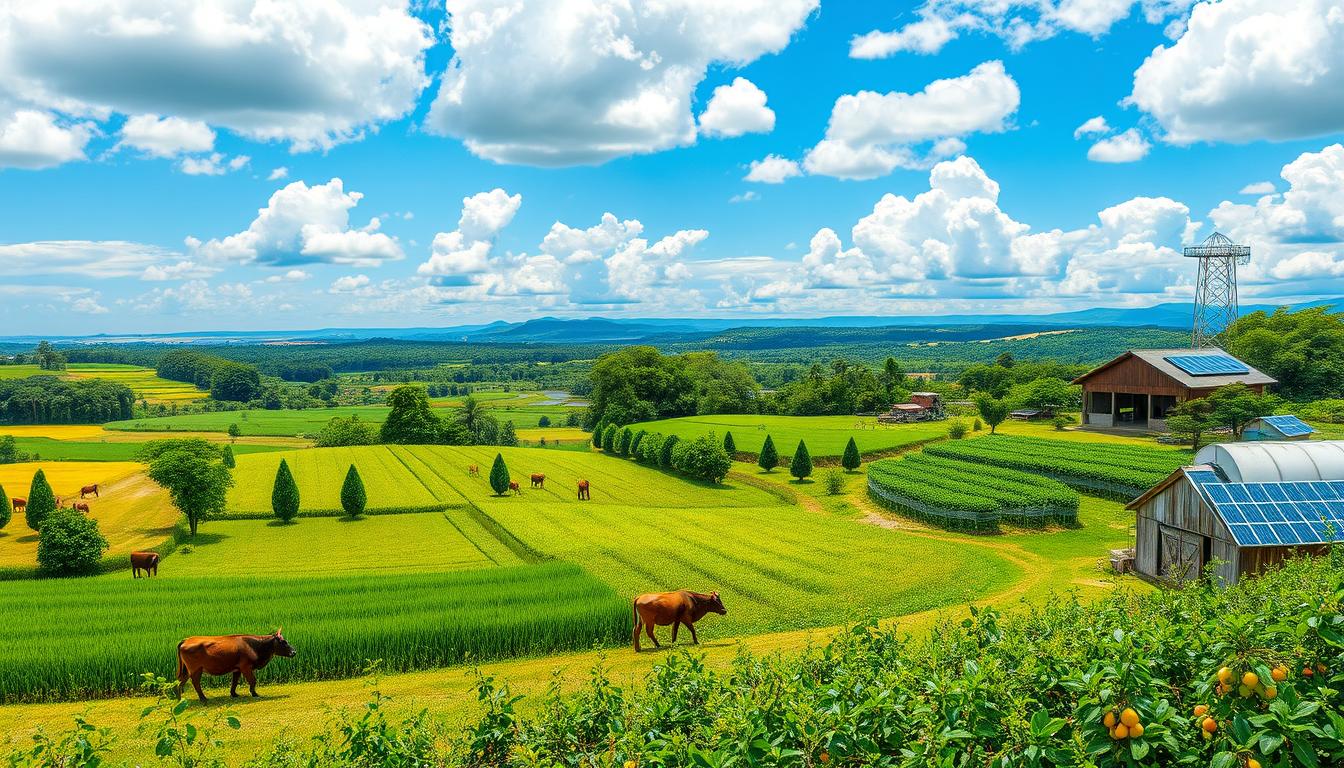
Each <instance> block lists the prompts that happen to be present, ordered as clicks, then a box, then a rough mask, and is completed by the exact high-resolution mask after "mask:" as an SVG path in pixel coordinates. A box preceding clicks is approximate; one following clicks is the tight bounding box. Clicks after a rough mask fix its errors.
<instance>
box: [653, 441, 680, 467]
mask: <svg viewBox="0 0 1344 768" xmlns="http://www.w3.org/2000/svg"><path fill="white" fill-rule="evenodd" d="M679 442H681V438H679V437H677V436H676V435H668V436H667V439H665V440H663V446H662V448H661V449H660V450H659V451H658V467H659V468H660V469H672V462H673V458H674V456H673V454H675V453H676V450H677V443H679Z"/></svg>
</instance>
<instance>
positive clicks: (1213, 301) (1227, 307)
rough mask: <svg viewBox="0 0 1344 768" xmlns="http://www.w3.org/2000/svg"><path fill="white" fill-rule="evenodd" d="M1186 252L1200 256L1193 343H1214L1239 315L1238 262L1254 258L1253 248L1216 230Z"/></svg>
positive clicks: (1201, 344) (1212, 344)
mask: <svg viewBox="0 0 1344 768" xmlns="http://www.w3.org/2000/svg"><path fill="white" fill-rule="evenodd" d="M1185 255H1186V257H1188V258H1191V259H1199V276H1198V278H1196V280H1195V323H1194V334H1193V338H1192V339H1191V346H1193V347H1196V348H1198V347H1211V346H1214V344H1215V343H1216V342H1217V339H1218V336H1219V335H1220V334H1221V333H1222V332H1223V331H1224V330H1226V329H1227V327H1228V326H1229V325H1231V324H1232V322H1233V321H1234V320H1236V319H1237V265H1238V264H1247V263H1249V262H1250V260H1251V249H1250V247H1249V246H1245V245H1237V244H1236V243H1234V242H1232V241H1231V240H1229V239H1227V237H1226V236H1225V235H1223V234H1222V233H1221V232H1214V233H1213V234H1212V235H1209V237H1208V239H1207V240H1205V241H1204V242H1202V243H1200V244H1199V245H1187V246H1186V247H1185Z"/></svg>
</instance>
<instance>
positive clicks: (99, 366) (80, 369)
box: [0, 363, 210, 404]
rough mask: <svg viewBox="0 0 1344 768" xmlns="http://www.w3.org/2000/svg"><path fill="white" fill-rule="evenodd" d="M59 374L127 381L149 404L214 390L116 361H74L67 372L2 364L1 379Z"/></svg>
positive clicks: (195, 396) (198, 396)
mask: <svg viewBox="0 0 1344 768" xmlns="http://www.w3.org/2000/svg"><path fill="white" fill-rule="evenodd" d="M49 374H55V375H57V376H61V377H62V378H67V379H103V380H105V381H112V382H116V383H117V384H125V385H126V386H128V387H130V388H131V391H133V392H135V399H136V400H145V401H146V402H149V403H165V404H171V403H189V402H192V401H194V400H203V399H205V398H206V397H208V396H209V394H210V393H208V392H206V391H205V390H202V389H198V388H196V387H195V386H194V385H192V384H187V383H185V382H181V381H169V380H168V379H161V378H159V376H158V374H157V373H156V372H155V371H154V369H153V368H145V367H142V366H138V365H117V364H114V363H70V364H69V365H68V366H66V369H65V370H64V371H43V370H42V369H41V368H38V367H37V366H36V365H0V378H5V379H22V378H26V377H28V376H41V375H49Z"/></svg>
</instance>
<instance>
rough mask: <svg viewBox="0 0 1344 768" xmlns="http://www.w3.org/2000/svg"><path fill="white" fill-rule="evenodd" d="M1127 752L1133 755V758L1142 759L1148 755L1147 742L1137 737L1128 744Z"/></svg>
mask: <svg viewBox="0 0 1344 768" xmlns="http://www.w3.org/2000/svg"><path fill="white" fill-rule="evenodd" d="M1129 754H1131V755H1133V756H1134V759H1135V760H1142V759H1143V758H1145V757H1147V756H1148V742H1146V741H1144V740H1143V739H1137V740H1135V741H1134V742H1132V743H1131V744H1130V745H1129Z"/></svg>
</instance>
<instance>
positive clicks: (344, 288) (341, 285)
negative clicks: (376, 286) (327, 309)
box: [331, 275, 370, 293]
mask: <svg viewBox="0 0 1344 768" xmlns="http://www.w3.org/2000/svg"><path fill="white" fill-rule="evenodd" d="M369 282H370V281H369V276H368V275H346V276H345V277H338V278H336V279H335V280H333V281H332V283H331V292H332V293H354V292H355V291H358V290H359V289H361V288H365V287H367V286H368V284H369Z"/></svg>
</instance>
